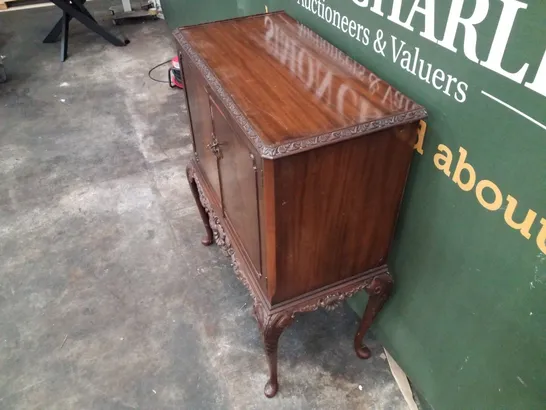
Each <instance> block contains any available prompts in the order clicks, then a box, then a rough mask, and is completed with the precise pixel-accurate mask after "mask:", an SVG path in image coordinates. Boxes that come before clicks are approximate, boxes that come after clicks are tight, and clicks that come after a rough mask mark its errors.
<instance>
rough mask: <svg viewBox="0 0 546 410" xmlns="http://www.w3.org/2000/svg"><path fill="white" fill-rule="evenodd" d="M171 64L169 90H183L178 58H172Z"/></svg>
mask: <svg viewBox="0 0 546 410" xmlns="http://www.w3.org/2000/svg"><path fill="white" fill-rule="evenodd" d="M171 64H172V67H171V68H169V85H170V86H171V88H174V87H178V88H181V89H184V82H183V81H182V72H181V71H180V61H178V56H176V57H173V58H172V60H171Z"/></svg>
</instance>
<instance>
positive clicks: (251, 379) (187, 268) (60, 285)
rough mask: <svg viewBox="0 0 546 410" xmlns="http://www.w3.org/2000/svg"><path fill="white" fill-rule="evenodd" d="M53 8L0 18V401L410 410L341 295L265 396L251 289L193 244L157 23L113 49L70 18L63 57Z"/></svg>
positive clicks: (179, 123) (7, 409) (179, 106)
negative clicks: (366, 354) (356, 345)
mask: <svg viewBox="0 0 546 410" xmlns="http://www.w3.org/2000/svg"><path fill="white" fill-rule="evenodd" d="M108 4H109V3H101V2H99V1H95V2H93V3H92V7H91V9H92V10H93V9H94V10H106V6H107V5H108ZM99 16H100V15H99ZM104 16H105V14H103V17H104ZM58 17H59V12H58V10H57V9H55V8H53V7H48V8H42V9H34V10H30V11H18V12H10V13H0V54H3V55H5V56H6V59H5V63H6V69H7V71H8V75H9V76H10V77H11V78H10V81H9V82H8V83H6V84H0V255H1V258H0V369H1V370H0V408H1V409H2V410H11V409H25V410H26V409H55V410H62V409H78V410H79V409H101V410H106V409H154V410H159V409H200V410H201V409H389V410H391V409H404V408H406V406H405V404H404V402H403V399H402V396H401V394H400V392H399V391H398V389H397V387H396V385H395V383H394V380H393V378H392V376H391V374H390V372H389V369H388V367H387V362H386V361H385V359H384V355H381V347H380V346H379V345H378V344H377V343H376V342H374V341H373V340H369V342H370V343H371V345H372V347H373V351H374V354H375V355H374V357H373V358H372V359H370V360H368V361H360V360H358V359H357V358H356V356H355V354H354V352H353V349H352V338H353V336H354V332H355V330H356V327H357V317H356V315H355V314H354V313H353V312H352V311H351V310H350V309H349V308H348V307H347V306H346V305H345V306H344V307H343V308H341V309H338V310H337V311H335V312H325V311H318V312H313V313H310V314H307V315H304V316H300V317H299V318H298V320H297V321H296V323H295V324H294V325H293V326H292V327H291V328H289V329H288V330H287V331H286V332H285V334H284V335H283V337H282V338H281V347H280V360H279V365H280V382H281V389H280V391H279V394H278V395H277V397H275V398H274V399H269V400H268V399H266V398H265V397H264V396H263V393H262V391H263V385H264V383H265V381H266V368H267V367H266V362H265V358H264V355H263V351H262V344H261V341H260V337H259V334H258V329H257V326H256V323H255V321H254V319H253V317H252V315H251V299H250V297H249V295H248V294H247V292H246V290H245V288H244V287H243V286H242V285H241V284H240V283H239V282H238V281H237V279H236V278H235V276H234V275H233V273H232V271H231V268H230V266H229V263H228V260H227V259H226V258H225V257H224V256H223V255H222V254H221V253H220V251H219V250H218V249H217V248H216V247H214V246H213V247H210V248H206V247H203V246H202V245H201V244H200V242H199V239H200V236H201V234H202V225H201V222H200V219H199V216H198V213H197V209H196V207H195V206H194V203H193V198H192V196H191V194H190V191H189V189H188V186H187V183H186V178H185V171H184V168H185V164H186V162H187V160H188V158H190V156H191V152H192V149H191V145H190V144H191V142H190V129H189V126H188V120H187V116H186V108H185V103H184V97H183V93H182V92H180V91H178V90H171V89H170V88H169V87H168V86H167V85H166V84H160V83H156V82H153V81H151V80H150V79H149V78H148V77H147V71H148V69H149V68H150V67H152V66H153V65H155V64H157V63H160V62H162V61H164V60H166V59H168V58H170V57H171V56H173V55H174V48H173V42H172V40H171V38H170V32H169V30H168V29H167V27H166V25H165V24H164V22H162V21H157V22H148V23H144V24H131V25H127V26H123V27H122V28H121V30H123V31H124V33H125V34H126V35H127V36H128V37H129V38H130V39H131V44H130V45H129V46H127V47H125V48H116V47H113V46H111V45H109V44H107V43H106V42H105V41H103V40H102V39H101V38H99V37H98V36H97V35H95V34H94V33H91V32H89V31H87V30H86V29H85V28H84V27H82V26H80V25H79V24H73V26H72V33H73V36H72V38H71V43H70V48H69V55H70V57H69V59H68V60H67V61H66V62H65V63H64V64H61V63H60V62H59V57H58V55H59V45H58V44H57V45H43V44H41V42H40V40H41V39H42V38H43V37H44V36H45V35H46V33H47V32H48V30H49V28H50V27H51V25H52V24H53V23H54V21H56V19H57V18H58ZM116 30H119V29H116ZM165 72H166V70H165V69H164V68H163V69H160V70H157V71H156V72H155V73H154V74H155V76H157V77H163V78H164V77H165ZM359 385H360V386H362V390H360V389H359Z"/></svg>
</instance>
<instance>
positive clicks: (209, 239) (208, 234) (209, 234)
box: [186, 164, 214, 246]
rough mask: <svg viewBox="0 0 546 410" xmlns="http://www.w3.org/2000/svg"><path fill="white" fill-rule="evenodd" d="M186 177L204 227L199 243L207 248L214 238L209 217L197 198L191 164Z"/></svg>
mask: <svg viewBox="0 0 546 410" xmlns="http://www.w3.org/2000/svg"><path fill="white" fill-rule="evenodd" d="M186 176H187V177H188V183H189V184H190V189H191V193H192V194H193V198H194V199H195V203H196V205H197V209H199V214H200V215H201V219H202V220H203V224H204V225H205V236H204V237H203V239H202V240H201V243H202V244H203V245H205V246H209V245H211V244H212V242H213V241H214V237H213V234H212V229H211V227H210V223H209V215H208V214H207V211H206V209H205V207H204V206H203V204H202V203H201V199H200V198H199V190H198V189H197V183H196V182H195V171H194V169H193V165H192V164H189V165H188V166H187V167H186Z"/></svg>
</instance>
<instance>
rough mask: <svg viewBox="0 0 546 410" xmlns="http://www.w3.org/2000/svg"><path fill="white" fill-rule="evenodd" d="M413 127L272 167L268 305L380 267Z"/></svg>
mask: <svg viewBox="0 0 546 410" xmlns="http://www.w3.org/2000/svg"><path fill="white" fill-rule="evenodd" d="M416 128H417V124H416V123H414V124H408V125H406V126H402V127H398V128H393V129H389V130H385V131H382V132H379V133H377V134H374V135H368V136H365V137H361V138H356V139H353V140H350V141H346V142H343V143H339V144H334V145H331V146H327V147H322V148H318V149H316V150H313V151H308V152H305V153H302V154H298V155H293V156H289V157H285V158H282V159H280V160H278V161H276V162H275V194H276V201H275V202H276V245H277V246H276V247H277V266H276V268H277V269H276V270H277V281H276V293H275V296H274V298H273V302H274V303H279V302H281V301H284V300H287V299H290V298H293V297H296V296H299V295H301V294H303V293H306V292H309V291H312V290H316V289H319V288H321V287H324V286H327V285H330V284H333V283H335V282H337V281H340V280H343V279H347V278H350V277H351V276H354V275H356V274H359V273H362V272H364V271H367V270H368V269H371V268H374V267H377V266H380V265H382V264H384V263H385V262H386V257H387V253H388V249H389V246H390V242H391V238H392V234H393V231H394V226H395V223H396V219H397V215H398V207H399V204H400V201H401V198H402V194H403V191H404V186H405V182H406V177H407V173H408V170H409V165H410V162H411V158H412V155H413V145H414V143H415V140H416Z"/></svg>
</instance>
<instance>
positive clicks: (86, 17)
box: [43, 0, 129, 61]
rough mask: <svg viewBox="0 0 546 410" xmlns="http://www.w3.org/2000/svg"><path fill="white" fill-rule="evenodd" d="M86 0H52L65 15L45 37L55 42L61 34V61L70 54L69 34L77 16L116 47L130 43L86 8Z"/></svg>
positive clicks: (46, 40) (48, 41)
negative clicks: (109, 28) (103, 24)
mask: <svg viewBox="0 0 546 410" xmlns="http://www.w3.org/2000/svg"><path fill="white" fill-rule="evenodd" d="M85 1H86V0H51V2H52V3H53V4H55V5H56V6H57V7H59V8H60V9H61V10H62V11H63V16H62V17H61V19H60V20H59V21H58V22H57V24H55V26H54V27H53V29H51V31H50V32H49V34H48V35H47V36H46V38H44V41H43V42H44V43H55V42H57V40H58V39H59V36H61V61H65V60H66V58H67V56H68V54H67V53H68V35H69V24H70V20H72V19H73V18H75V19H76V20H78V21H79V22H80V23H82V24H83V25H84V26H85V27H87V28H88V29H89V30H92V31H94V32H95V33H97V34H98V35H100V36H101V37H102V38H104V39H105V40H106V41H108V42H109V43H111V44H113V45H114V46H116V47H123V46H126V45H127V44H129V40H127V39H125V40H120V39H119V38H117V37H116V36H114V35H113V34H111V33H110V32H108V31H107V30H106V29H104V28H103V27H102V26H101V25H100V24H99V23H97V20H95V18H94V17H93V16H92V15H91V13H89V11H88V10H87V9H86V8H85V6H84V4H85Z"/></svg>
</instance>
